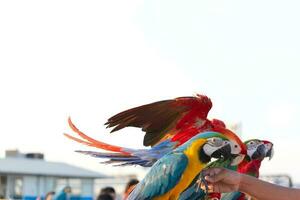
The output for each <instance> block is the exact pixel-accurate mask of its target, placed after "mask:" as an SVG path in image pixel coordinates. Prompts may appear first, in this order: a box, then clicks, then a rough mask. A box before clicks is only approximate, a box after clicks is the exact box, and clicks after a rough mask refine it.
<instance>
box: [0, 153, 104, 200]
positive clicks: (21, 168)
mask: <svg viewBox="0 0 300 200" xmlns="http://www.w3.org/2000/svg"><path fill="white" fill-rule="evenodd" d="M103 178H108V177H107V176H105V175H103V174H100V173H97V172H93V171H90V170H86V169H83V168H80V167H76V166H72V165H69V164H66V163H59V162H48V161H45V160H44V155H43V154H40V153H28V154H22V153H20V152H19V151H17V150H13V151H6V157H5V158H4V159H0V199H3V198H5V199H23V200H35V199H36V198H37V197H44V195H45V194H46V193H47V192H49V191H56V192H59V190H61V189H62V188H63V187H64V186H67V185H68V186H71V188H72V196H71V199H73V200H91V199H93V196H94V180H95V179H98V180H99V179H103Z"/></svg>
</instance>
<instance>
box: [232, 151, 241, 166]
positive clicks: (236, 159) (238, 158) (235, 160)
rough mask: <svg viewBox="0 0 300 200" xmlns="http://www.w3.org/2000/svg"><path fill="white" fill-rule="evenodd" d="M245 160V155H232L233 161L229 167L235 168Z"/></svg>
mask: <svg viewBox="0 0 300 200" xmlns="http://www.w3.org/2000/svg"><path fill="white" fill-rule="evenodd" d="M244 158H245V154H236V155H233V159H232V161H231V163H230V165H231V166H236V165H238V164H240V163H241V162H242V161H243V160H244Z"/></svg>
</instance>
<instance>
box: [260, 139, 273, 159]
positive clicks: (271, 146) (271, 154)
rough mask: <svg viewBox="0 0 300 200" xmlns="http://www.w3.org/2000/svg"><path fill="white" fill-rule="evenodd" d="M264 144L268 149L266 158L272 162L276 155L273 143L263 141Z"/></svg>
mask: <svg viewBox="0 0 300 200" xmlns="http://www.w3.org/2000/svg"><path fill="white" fill-rule="evenodd" d="M262 142H263V143H264V145H265V147H266V157H268V158H269V160H271V159H272V158H273V155H274V148H273V146H274V145H273V143H272V142H270V141H267V140H262Z"/></svg>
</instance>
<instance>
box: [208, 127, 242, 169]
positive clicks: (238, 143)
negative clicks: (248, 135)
mask: <svg viewBox="0 0 300 200" xmlns="http://www.w3.org/2000/svg"><path fill="white" fill-rule="evenodd" d="M214 131H217V132H219V133H221V134H222V135H224V136H225V137H226V138H227V139H228V140H229V141H230V145H231V154H232V155H233V159H232V161H231V165H232V166H235V165H238V164H239V163H241V162H242V161H243V160H244V158H245V156H246V155H247V148H246V145H245V144H244V143H243V142H242V140H241V139H240V138H239V137H238V136H237V135H236V134H235V133H234V132H232V131H231V130H229V129H226V128H222V127H220V126H218V127H214Z"/></svg>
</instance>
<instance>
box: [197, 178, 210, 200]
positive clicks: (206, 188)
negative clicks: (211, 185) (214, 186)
mask: <svg viewBox="0 0 300 200" xmlns="http://www.w3.org/2000/svg"><path fill="white" fill-rule="evenodd" d="M202 185H204V187H205V190H204V193H205V196H207V194H208V183H207V181H206V180H205V177H204V174H203V173H200V174H199V177H198V180H197V182H196V192H198V190H199V189H200V188H201V186H202Z"/></svg>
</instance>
